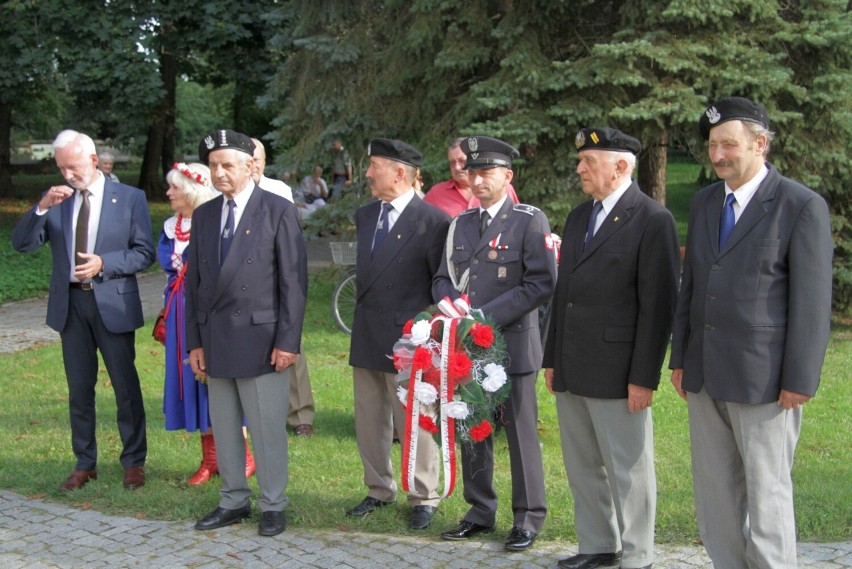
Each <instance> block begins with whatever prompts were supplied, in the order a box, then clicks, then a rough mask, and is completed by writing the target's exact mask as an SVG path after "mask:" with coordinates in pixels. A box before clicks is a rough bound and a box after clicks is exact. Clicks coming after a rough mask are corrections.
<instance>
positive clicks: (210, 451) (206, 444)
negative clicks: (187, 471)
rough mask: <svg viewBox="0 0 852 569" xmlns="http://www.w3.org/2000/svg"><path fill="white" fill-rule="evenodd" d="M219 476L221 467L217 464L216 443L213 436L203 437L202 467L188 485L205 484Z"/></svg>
mask: <svg viewBox="0 0 852 569" xmlns="http://www.w3.org/2000/svg"><path fill="white" fill-rule="evenodd" d="M217 474H219V465H218V464H216V441H215V440H214V439H213V435H201V466H199V467H198V471H197V472H196V473H195V474H193V475H192V478H190V479H189V481H188V484H189V485H190V486H198V485H200V484H204V483H205V482H209V481H210V479H211V478H213V477H214V476H216V475H217Z"/></svg>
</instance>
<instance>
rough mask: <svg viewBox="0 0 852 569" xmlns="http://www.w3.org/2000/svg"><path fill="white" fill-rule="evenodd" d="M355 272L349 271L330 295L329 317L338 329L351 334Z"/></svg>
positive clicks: (355, 298) (354, 299) (353, 315)
mask: <svg viewBox="0 0 852 569" xmlns="http://www.w3.org/2000/svg"><path fill="white" fill-rule="evenodd" d="M356 300H357V297H356V295H355V271H354V270H352V271H349V272H348V273H346V275H345V276H344V277H343V278H342V279H340V282H339V283H337V286H336V287H334V293H333V294H332V295H331V316H332V318H334V323H335V324H336V325H337V327H338V328H340V329H341V330H343V331H344V332H346V333H347V334H351V333H352V320H353V319H354V318H355V302H356Z"/></svg>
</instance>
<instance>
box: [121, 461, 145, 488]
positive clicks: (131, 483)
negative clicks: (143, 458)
mask: <svg viewBox="0 0 852 569" xmlns="http://www.w3.org/2000/svg"><path fill="white" fill-rule="evenodd" d="M144 485H145V467H144V466H131V467H130V468H125V469H124V487H125V488H127V489H128V490H133V489H135V488H139V487H140V486H144Z"/></svg>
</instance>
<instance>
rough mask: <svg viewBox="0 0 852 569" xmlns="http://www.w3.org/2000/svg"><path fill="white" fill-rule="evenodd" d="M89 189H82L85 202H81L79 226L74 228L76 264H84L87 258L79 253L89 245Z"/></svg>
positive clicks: (78, 217)
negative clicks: (81, 256)
mask: <svg viewBox="0 0 852 569" xmlns="http://www.w3.org/2000/svg"><path fill="white" fill-rule="evenodd" d="M90 193H91V192H89V190H80V195H81V196H82V197H83V203H81V204H80V212H79V213H78V214H77V228H76V229H75V230H74V265H82V264H83V263H85V262H86V261H85V259H81V258H80V256H79V255H78V254H77V253H85V252H86V250H87V249H88V245H89V211H90V204H89V194H90Z"/></svg>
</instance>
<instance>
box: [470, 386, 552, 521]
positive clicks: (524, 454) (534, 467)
mask: <svg viewBox="0 0 852 569" xmlns="http://www.w3.org/2000/svg"><path fill="white" fill-rule="evenodd" d="M536 375H537V374H536V373H529V374H523V375H510V376H509V379H510V381H511V382H512V391H511V393H510V395H509V397H508V398H507V399H506V402H505V403H504V405H503V407H504V420H505V423H506V424H505V426H504V428H505V429H506V441H507V442H508V444H509V464H510V466H511V471H512V511H513V512H514V516H513V518H514V519H513V522H512V523H513V525H515V526H517V527H520V528H523V529H526V530H529V531H532V532H535V533H539V532H540V531H541V527H542V525H543V524H544V518H545V515H546V514H547V499H546V498H545V494H544V466H543V465H542V458H541V446H540V445H539V441H538V404H537V401H536V393H535V381H536ZM493 475H494V437H493V436H490V437H488V438H487V439H485V440H484V441H482V442H479V443H474V444H473V445H469V444H467V443H465V444H462V478H463V480H464V499H465V501H466V502H467V503H468V504H470V510H468V512H467V514H466V515H465V517H464V519H465V521H467V522H473V523H475V524H479V525H483V526H493V525H494V522H495V518H496V515H497V493H496V492H495V491H494V484H493Z"/></svg>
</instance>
